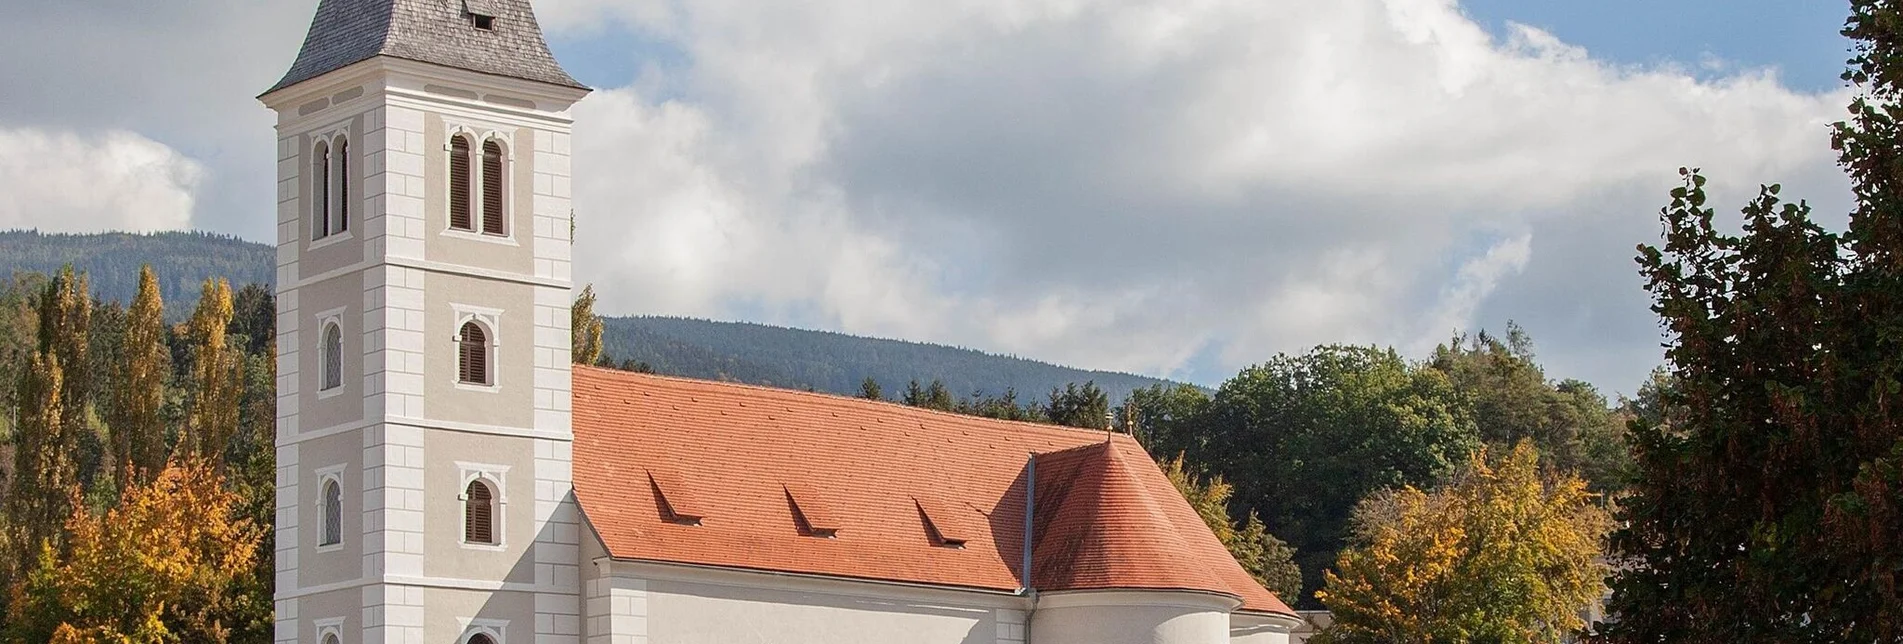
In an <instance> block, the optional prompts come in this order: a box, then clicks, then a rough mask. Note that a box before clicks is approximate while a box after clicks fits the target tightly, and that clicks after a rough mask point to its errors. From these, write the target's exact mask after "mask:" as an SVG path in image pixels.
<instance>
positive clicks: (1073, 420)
mask: <svg viewBox="0 0 1903 644" xmlns="http://www.w3.org/2000/svg"><path fill="white" fill-rule="evenodd" d="M1044 415H1046V416H1048V417H1049V418H1050V422H1052V423H1055V424H1058V425H1066V426H1069V427H1083V428H1086V429H1109V428H1110V397H1109V396H1108V395H1106V394H1104V392H1103V390H1102V389H1098V388H1097V383H1096V382H1095V381H1090V382H1085V383H1084V384H1083V385H1082V386H1079V385H1078V384H1077V383H1074V382H1073V383H1070V384H1067V385H1064V388H1063V389H1057V388H1055V387H1053V388H1052V389H1051V396H1050V403H1049V404H1047V405H1046V406H1045V408H1044Z"/></svg>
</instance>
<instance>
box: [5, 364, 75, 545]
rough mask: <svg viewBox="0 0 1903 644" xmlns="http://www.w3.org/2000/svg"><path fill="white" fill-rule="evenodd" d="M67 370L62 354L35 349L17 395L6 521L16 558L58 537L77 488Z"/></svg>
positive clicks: (70, 509) (22, 376) (22, 375)
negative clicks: (67, 389) (68, 418)
mask: <svg viewBox="0 0 1903 644" xmlns="http://www.w3.org/2000/svg"><path fill="white" fill-rule="evenodd" d="M65 389H66V376H65V372H64V370H62V369H61V367H60V359H59V356H58V355H56V354H53V353H51V352H35V353H34V354H33V355H32V357H31V358H30V359H29V361H28V364H27V368H26V370H25V372H24V373H22V374H21V377H20V383H19V391H18V393H17V394H16V395H15V397H14V400H15V401H16V402H17V403H18V405H19V409H18V411H17V412H16V417H17V418H18V419H19V421H18V425H17V426H16V427H15V428H14V429H15V431H14V435H13V472H12V474H11V476H10V480H9V485H8V487H7V498H6V509H7V527H8V528H9V529H11V531H12V534H11V535H10V536H11V538H12V543H13V545H14V546H15V548H14V552H13V553H12V555H13V557H12V559H11V561H13V562H16V563H17V562H24V561H29V560H31V558H32V556H33V553H35V552H37V551H38V550H39V548H40V546H41V544H43V543H47V542H49V541H54V542H56V541H58V539H59V537H60V526H61V524H62V522H64V521H65V517H66V516H67V515H68V514H69V513H70V512H71V511H72V507H73V500H74V499H75V498H77V496H78V494H79V471H78V470H79V468H78V463H77V461H76V460H75V459H74V456H75V455H76V452H77V450H76V449H74V448H73V445H72V444H73V442H74V441H73V440H72V437H71V436H70V435H69V434H68V433H67V429H68V428H70V427H72V426H73V425H74V424H73V423H71V422H69V421H68V420H67V417H68V416H69V415H70V411H69V410H68V409H67V407H66V398H67V397H66V396H65Z"/></svg>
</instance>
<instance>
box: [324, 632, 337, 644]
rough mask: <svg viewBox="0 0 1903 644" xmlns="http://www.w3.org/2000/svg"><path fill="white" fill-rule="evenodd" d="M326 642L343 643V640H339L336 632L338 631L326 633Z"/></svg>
mask: <svg viewBox="0 0 1903 644" xmlns="http://www.w3.org/2000/svg"><path fill="white" fill-rule="evenodd" d="M324 644H341V642H339V641H338V640H337V634H336V633H325V634H324Z"/></svg>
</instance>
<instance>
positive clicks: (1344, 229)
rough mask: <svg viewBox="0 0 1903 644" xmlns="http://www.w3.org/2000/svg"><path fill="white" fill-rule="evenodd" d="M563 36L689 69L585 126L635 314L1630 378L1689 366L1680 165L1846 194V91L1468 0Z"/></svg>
mask: <svg viewBox="0 0 1903 644" xmlns="http://www.w3.org/2000/svg"><path fill="white" fill-rule="evenodd" d="M543 17H544V19H545V22H546V23H547V24H550V25H552V26H555V27H557V28H563V27H567V28H576V29H580V28H583V27H581V25H599V24H602V23H603V22H604V21H608V22H611V23H612V22H615V21H618V22H619V23H621V24H625V25H629V26H631V27H632V28H633V29H634V30H636V31H638V32H640V33H642V34H644V36H645V37H648V38H657V39H660V40H662V41H665V43H666V44H667V45H670V46H673V47H677V48H679V49H680V50H681V51H682V52H684V54H685V56H686V59H687V60H688V64H685V65H677V66H673V67H667V68H664V69H653V70H649V73H650V74H660V75H662V76H663V78H661V79H660V80H659V81H658V82H645V83H643V84H641V85H638V86H637V87H634V88H624V89H619V90H613V91H606V92H601V93H598V94H597V95H596V96H595V97H593V98H590V99H588V101H586V102H584V103H583V105H582V106H581V107H579V108H578V110H577V118H578V121H577V132H578V141H582V142H583V143H581V144H580V145H581V152H580V153H579V154H580V156H579V158H578V163H577V166H576V167H577V171H578V174H579V177H578V184H577V185H578V188H577V190H578V203H579V204H580V207H581V208H582V210H583V215H582V216H583V222H584V223H583V225H584V227H586V228H587V229H588V230H589V231H590V232H591V234H589V235H584V236H583V238H582V241H581V243H580V245H579V247H578V249H577V257H578V267H577V274H578V275H582V276H589V278H590V279H593V280H595V281H597V282H598V283H601V284H602V287H603V289H604V291H606V293H607V294H606V295H605V297H604V301H603V304H604V306H605V307H607V308H609V309H610V310H614V311H618V312H634V311H638V312H657V313H678V314H691V315H705V316H733V315H737V314H738V315H746V316H748V317H753V318H764V319H765V320H766V321H777V322H793V323H799V324H806V325H813V326H824V327H829V328H836V329H841V330H845V331H849V332H857V333H872V334H880V335H897V336H902V337H907V338H911V339H918V340H928V341H938V342H949V343H956V344H964V345H969V346H978V347H984V348H988V349H992V350H998V351H1008V352H1014V353H1019V354H1024V355H1031V356H1036V357H1040V358H1045V359H1051V360H1057V361H1063V362H1069V363H1075V364H1079V365H1084V366H1090V367H1106V368H1121V369H1132V370H1139V371H1145V372H1150V373H1161V374H1177V375H1194V376H1201V377H1203V378H1205V379H1209V380H1213V379H1217V378H1220V377H1222V375H1223V374H1221V373H1198V374H1191V373H1186V372H1185V371H1184V370H1185V369H1187V368H1189V367H1190V366H1191V362H1192V361H1193V360H1194V359H1195V358H1196V357H1197V356H1198V355H1200V354H1204V353H1206V352H1207V351H1209V350H1211V349H1213V350H1214V353H1213V355H1215V356H1217V360H1218V362H1219V363H1220V365H1218V366H1219V368H1220V369H1223V370H1228V369H1233V368H1235V367H1237V366H1240V365H1242V364H1246V363H1250V362H1255V361H1259V360H1262V359H1264V358H1266V357H1267V356H1268V355H1270V354H1271V353H1273V352H1275V351H1299V350H1302V349H1304V348H1305V347H1306V346H1309V345H1312V344H1314V343H1319V342H1336V341H1341V342H1374V343H1382V344H1393V345H1396V346H1400V347H1402V348H1403V349H1411V348H1416V347H1417V345H1421V344H1422V343H1423V342H1424V341H1423V340H1422V338H1430V337H1431V338H1441V337H1445V335H1446V333H1447V332H1448V331H1450V330H1452V328H1453V327H1456V326H1459V327H1472V326H1477V325H1491V326H1495V327H1497V326H1500V325H1502V324H1504V322H1505V318H1506V317H1516V318H1520V319H1522V321H1523V322H1524V321H1528V320H1541V321H1543V322H1544V323H1545V324H1547V325H1548V326H1547V327H1546V328H1542V327H1541V326H1539V325H1538V323H1534V324H1531V330H1532V332H1533V333H1534V335H1535V337H1536V338H1538V339H1539V340H1540V341H1541V344H1542V349H1543V351H1542V355H1543V356H1544V358H1545V359H1546V360H1547V361H1548V362H1549V366H1550V367H1552V371H1554V372H1555V373H1557V374H1560V375H1568V376H1582V377H1587V378H1592V379H1597V380H1601V381H1602V385H1604V386H1605V387H1606V388H1608V389H1625V388H1629V387H1630V385H1631V383H1634V382H1636V381H1637V378H1638V377H1639V376H1641V375H1643V374H1644V373H1645V371H1646V370H1648V369H1649V368H1650V367H1651V366H1652V361H1654V360H1656V359H1657V349H1656V344H1657V338H1656V333H1655V332H1653V331H1651V325H1650V323H1649V315H1650V314H1649V312H1647V311H1646V310H1645V309H1644V306H1643V299H1642V298H1643V294H1642V292H1640V291H1639V290H1638V283H1637V279H1636V277H1635V275H1634V272H1633V270H1632V264H1631V262H1630V258H1631V248H1632V246H1633V244H1635V243H1639V242H1645V241H1649V240H1651V239H1653V238H1654V237H1655V236H1656V230H1657V228H1656V223H1655V221H1656V220H1655V213H1656V210H1657V206H1658V205H1659V203H1660V196H1661V195H1663V194H1664V191H1665V190H1666V189H1667V188H1669V187H1670V186H1671V184H1672V181H1673V180H1674V175H1673V169H1674V168H1676V167H1677V166H1678V165H1680V164H1699V165H1704V166H1705V167H1706V168H1707V169H1708V170H1710V171H1711V172H1712V173H1713V174H1714V175H1715V177H1716V178H1717V181H1715V182H1714V185H1716V186H1718V187H1719V188H1720V190H1721V194H1720V195H1719V196H1720V197H1721V199H1722V198H1726V197H1729V196H1732V195H1742V194H1743V193H1744V191H1745V190H1746V189H1747V188H1748V187H1749V186H1750V185H1752V182H1754V181H1758V180H1765V181H1772V180H1784V181H1785V182H1786V183H1787V184H1792V185H1790V187H1791V188H1792V190H1790V191H1787V194H1809V195H1811V196H1813V197H1814V198H1818V200H1820V201H1822V202H1824V203H1826V204H1833V205H1836V204H1842V203H1844V202H1843V199H1842V194H1843V190H1842V186H1843V184H1842V181H1841V179H1839V178H1836V176H1835V173H1834V172H1833V171H1832V167H1831V154H1830V151H1829V149H1828V141H1827V132H1826V124H1827V123H1828V122H1829V121H1831V120H1834V119H1835V118H1836V117H1837V115H1838V114H1839V113H1840V107H1839V106H1841V105H1842V104H1843V103H1844V101H1845V100H1846V95H1844V94H1842V93H1835V94H1830V95H1811V94H1804V93H1798V92H1793V91H1791V90H1788V89H1786V88H1785V87H1783V86H1782V84H1781V83H1780V82H1779V81H1778V79H1777V78H1776V76H1775V75H1774V74H1772V73H1770V72H1766V71H1761V70H1743V71H1739V72H1737V73H1735V74H1733V75H1730V76H1724V77H1721V78H1718V79H1716V80H1709V81H1701V80H1699V79H1697V78H1696V77H1694V76H1693V75H1691V74H1690V73H1688V72H1685V71H1682V70H1680V69H1675V68H1631V67H1620V66H1615V65H1610V64H1607V63H1604V62H1601V61H1599V60H1597V59H1595V58H1593V57H1592V56H1591V55H1590V53H1589V52H1586V51H1583V50H1581V49H1579V48H1576V47H1572V46H1569V45H1567V44H1565V43H1563V42H1561V41H1560V40H1558V39H1557V38H1555V37H1554V36H1552V35H1551V34H1548V33H1545V32H1542V31H1539V30H1536V29H1533V28H1529V27H1523V26H1513V27H1512V28H1511V29H1510V30H1509V33H1508V35H1507V36H1506V37H1505V38H1504V39H1497V38H1494V37H1492V36H1491V35H1489V34H1488V33H1486V32H1485V31H1484V30H1482V29H1481V28H1480V27H1479V26H1477V25H1476V24H1475V23H1473V22H1472V21H1471V20H1470V19H1468V18H1467V17H1465V16H1464V15H1463V14H1462V13H1461V11H1460V9H1459V7H1458V6H1457V5H1456V4H1455V3H1454V2H1452V1H1451V0H1386V1H1382V0H1341V1H1338V2H1327V3H1316V2H1302V1H1300V0H1282V1H1274V2H1270V1H1263V0H1193V1H1190V2H1183V1H1181V0H1028V1H1026V0H1012V1H1006V0H960V1H954V2H944V1H936V2H891V1H884V2H878V1H872V0H816V1H814V2H805V3H770V4H768V5H764V6H763V5H760V4H759V3H750V2H737V1H712V2H695V3H685V4H683V3H663V2H652V1H642V0H628V1H617V0H562V1H556V0H550V1H548V2H545V3H544V4H543ZM586 28H589V29H593V28H597V27H586ZM650 81H652V79H650ZM650 87H666V88H668V92H667V93H666V94H665V95H663V94H661V93H660V92H658V91H655V90H652V89H649V88H650ZM1734 201H1735V199H1734ZM1721 203H1729V202H1721ZM1474 239H1492V240H1500V241H1497V242H1495V243H1494V244H1492V245H1491V246H1483V247H1481V248H1479V249H1473V248H1470V247H1469V245H1470V242H1471V240H1474ZM1536 240H1537V243H1536ZM1549 245H1558V248H1555V249H1549V250H1542V249H1543V248H1546V247H1547V246H1549ZM1554 262H1564V263H1565V264H1563V265H1555V264H1554ZM1568 294H1570V295H1575V296H1576V297H1575V298H1574V299H1571V300H1564V301H1556V300H1552V299H1550V298H1551V297H1560V296H1563V295H1568ZM1635 295H1636V296H1637V297H1638V298H1639V299H1638V300H1637V301H1636V302H1635V300H1634V297H1635ZM1567 320H1593V322H1592V323H1590V324H1579V325H1574V324H1568V323H1567ZM1607 320H1613V321H1615V322H1616V323H1611V324H1609V323H1607ZM1608 329H1617V332H1616V333H1615V332H1612V331H1608ZM1604 355H1619V356H1621V359H1623V360H1624V361H1625V362H1624V363H1621V364H1605V363H1603V362H1597V361H1595V358H1596V357H1598V356H1604Z"/></svg>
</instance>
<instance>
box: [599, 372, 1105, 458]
mask: <svg viewBox="0 0 1903 644" xmlns="http://www.w3.org/2000/svg"><path fill="white" fill-rule="evenodd" d="M575 368H576V369H587V370H591V371H597V372H601V373H603V374H609V375H612V376H620V377H629V378H647V379H653V380H662V381H668V382H680V383H690V384H707V385H714V386H719V387H728V388H733V389H750V390H754V391H765V392H772V393H781V394H788V395H791V396H793V397H796V398H797V397H812V398H822V399H833V400H844V401H849V402H852V403H854V404H864V405H880V406H884V407H887V408H891V409H894V410H902V412H903V413H909V414H920V415H936V416H944V417H947V418H960V419H971V418H975V419H978V420H982V421H986V422H992V423H998V424H1001V425H1012V426H1016V427H1023V428H1026V429H1033V430H1047V431H1055V432H1063V433H1065V434H1074V433H1083V432H1087V433H1092V434H1110V435H1112V436H1122V437H1124V438H1128V439H1130V440H1135V438H1134V437H1132V436H1130V435H1129V434H1125V433H1123V432H1117V431H1111V430H1104V429H1092V428H1089V427H1073V426H1070V425H1058V424H1055V423H1039V422H1032V421H1028V420H1010V419H1005V418H992V417H990V416H975V415H972V414H961V413H958V412H955V411H944V410H941V409H932V408H930V407H913V406H911V405H907V404H905V403H903V402H899V401H896V400H885V399H879V400H873V399H871V398H860V397H858V396H849V395H846V394H842V393H835V392H831V391H807V390H804V389H791V388H787V387H775V386H772V385H759V384H753V383H748V382H736V381H730V380H707V379H704V378H694V377H691V376H676V375H670V374H659V373H643V372H639V371H625V370H621V369H614V368H610V367H601V366H596V365H583V364H577V365H575Z"/></svg>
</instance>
